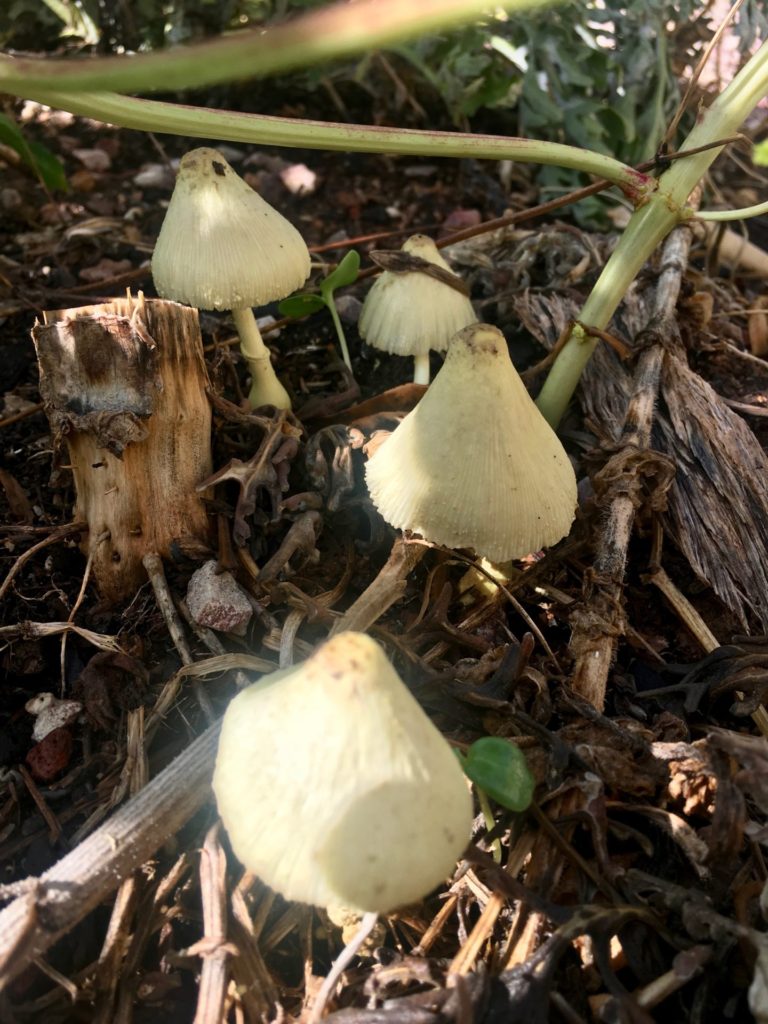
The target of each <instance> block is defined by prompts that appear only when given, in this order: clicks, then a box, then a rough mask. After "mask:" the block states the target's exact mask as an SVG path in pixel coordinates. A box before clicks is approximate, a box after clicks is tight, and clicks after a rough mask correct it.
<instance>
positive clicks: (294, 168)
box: [280, 164, 317, 196]
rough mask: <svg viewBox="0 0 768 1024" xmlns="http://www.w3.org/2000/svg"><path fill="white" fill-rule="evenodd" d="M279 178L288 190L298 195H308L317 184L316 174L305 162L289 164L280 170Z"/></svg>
mask: <svg viewBox="0 0 768 1024" xmlns="http://www.w3.org/2000/svg"><path fill="white" fill-rule="evenodd" d="M280 179H281V181H282V183H283V184H284V185H285V187H286V188H287V189H288V191H289V192H292V193H293V194H294V195H298V196H308V195H309V194H310V193H311V192H314V191H315V187H316V185H317V175H316V174H315V172H314V171H311V170H310V169H309V167H307V165H306V164H289V166H288V167H285V168H284V169H283V170H282V171H280Z"/></svg>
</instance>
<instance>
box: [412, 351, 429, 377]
mask: <svg viewBox="0 0 768 1024" xmlns="http://www.w3.org/2000/svg"><path fill="white" fill-rule="evenodd" d="M413 383H414V384H429V352H424V353H423V355H420V356H414V357H413Z"/></svg>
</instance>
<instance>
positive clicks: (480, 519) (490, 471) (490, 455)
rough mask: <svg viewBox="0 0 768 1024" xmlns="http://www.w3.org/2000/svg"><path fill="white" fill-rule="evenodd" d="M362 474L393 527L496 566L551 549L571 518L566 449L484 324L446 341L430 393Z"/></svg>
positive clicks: (571, 477) (572, 491)
mask: <svg viewBox="0 0 768 1024" xmlns="http://www.w3.org/2000/svg"><path fill="white" fill-rule="evenodd" d="M365 474H366V481H367V484H368V490H369V491H370V494H371V498H372V499H373V503H374V505H375V506H376V508H377V509H378V510H379V512H380V513H381V515H382V516H383V517H384V519H386V521H387V522H388V523H390V524H391V525H392V526H395V527H397V528H399V529H403V530H412V531H413V532H414V533H418V534H421V536H422V537H424V538H425V539H426V540H430V541H434V542H435V543H436V544H443V545H445V546H446V547H450V548H472V549H474V551H475V552H476V553H477V554H478V555H480V556H484V557H486V558H489V559H490V560H491V561H494V562H505V561H508V560H509V559H512V558H520V557H521V556H522V555H526V554H529V553H530V552H532V551H538V550H540V549H541V548H542V547H546V546H548V545H550V544H554V543H555V542H556V541H558V540H560V539H561V538H562V537H564V536H565V535H566V534H567V533H568V532H569V530H570V528H571V523H572V522H573V518H574V515H575V510H576V476H575V474H574V471H573V467H572V466H571V463H570V461H569V459H568V456H567V455H566V453H565V449H564V448H563V446H562V444H561V443H560V441H559V440H558V438H557V436H556V435H555V433H554V431H553V430H552V428H551V427H550V426H549V424H548V423H547V422H546V420H545V419H544V417H543V416H542V415H541V413H540V412H539V410H538V409H537V408H536V406H535V404H534V403H533V401H532V399H531V397H530V396H529V394H528V392H527V391H526V390H525V385H524V384H523V382H522V381H521V380H520V377H519V376H518V373H517V371H516V370H515V368H514V366H513V365H512V360H511V359H510V357H509V351H508V349H507V343H506V341H505V339H504V335H503V334H502V333H501V331H499V330H497V329H496V328H495V327H490V326H489V325H488V324H475V325H473V326H471V327H466V328H464V330H462V331H459V333H458V334H457V335H456V336H455V337H454V338H453V340H452V341H451V343H450V345H449V346H448V353H447V355H446V358H445V363H444V364H443V366H442V367H441V369H440V372H439V373H438V374H437V375H436V376H435V380H434V382H433V383H432V385H431V386H430V388H429V390H428V391H427V392H426V394H425V395H424V397H423V398H422V399H421V401H420V402H419V404H418V405H417V406H416V408H415V409H414V410H413V411H412V412H410V413H409V414H408V415H407V416H406V417H405V419H404V420H402V422H401V423H400V424H399V425H398V426H397V427H396V428H395V430H394V431H393V432H392V434H391V435H390V436H389V437H388V438H387V439H386V440H385V441H384V443H383V444H381V445H380V446H379V447H378V448H377V449H376V451H375V453H374V454H373V456H372V457H371V458H370V459H369V461H368V463H367V464H366V470H365Z"/></svg>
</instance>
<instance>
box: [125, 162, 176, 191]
mask: <svg viewBox="0 0 768 1024" xmlns="http://www.w3.org/2000/svg"><path fill="white" fill-rule="evenodd" d="M172 162H173V164H175V165H176V166H178V160H174V161H172ZM173 183H174V177H173V170H172V169H171V168H170V167H169V166H168V165H167V164H145V165H144V166H143V167H142V168H141V170H140V171H139V173H138V174H135V175H134V176H133V184H134V185H138V186H139V188H173Z"/></svg>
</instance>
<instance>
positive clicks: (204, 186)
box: [152, 147, 310, 409]
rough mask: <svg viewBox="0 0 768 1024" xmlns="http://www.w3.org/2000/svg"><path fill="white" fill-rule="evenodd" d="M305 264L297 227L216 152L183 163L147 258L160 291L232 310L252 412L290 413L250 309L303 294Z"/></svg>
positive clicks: (200, 306) (194, 155) (185, 300)
mask: <svg viewBox="0 0 768 1024" xmlns="http://www.w3.org/2000/svg"><path fill="white" fill-rule="evenodd" d="M309 268H310V258H309V252H308V250H307V246H306V244H305V242H304V239H303V238H302V237H301V235H300V234H299V232H298V231H297V230H296V228H295V227H294V226H293V225H292V224H291V223H290V222H289V221H287V220H286V219H285V217H283V216H282V214H279V213H278V212H277V210H275V209H273V207H271V206H270V205H269V203H267V202H265V200H263V199H262V198H261V196H260V195H259V194H258V192H255V191H254V190H253V189H252V188H251V187H250V185H248V184H246V182H244V181H243V179H242V178H241V177H239V175H238V174H237V173H236V172H235V171H234V170H233V169H232V168H231V167H230V165H229V164H228V163H227V161H226V160H225V159H224V157H223V156H222V155H221V153H219V152H218V151H217V150H215V149H208V148H207V147H202V148H200V149H193V150H192V151H191V152H189V153H187V154H186V156H185V157H184V158H183V159H182V161H181V164H180V166H179V173H178V176H177V178H176V186H175V188H174V190H173V195H172V196H171V201H170V203H169V205H168V210H167V212H166V215H165V220H164V221H163V225H162V227H161V229H160V234H159V236H158V239H157V245H156V246H155V251H154V253H153V255H152V277H153V278H154V281H155V287H156V288H157V292H158V294H159V295H161V296H162V297H163V298H165V299H174V300H175V301H176V302H183V303H186V304H187V305H189V306H196V307H197V308H198V309H219V310H226V309H228V310H231V312H232V318H233V319H234V321H235V326H236V327H237V331H238V334H239V335H240V347H241V349H242V353H243V355H244V356H245V358H246V360H247V362H248V366H249V369H250V371H251V381H252V383H251V391H250V394H249V395H248V399H249V401H250V403H251V405H252V406H254V408H255V407H257V406H259V405H275V406H277V407H278V408H280V409H290V407H291V402H290V399H289V397H288V393H287V392H286V390H285V388H284V387H283V385H282V384H281V383H280V381H279V380H278V379H277V376H276V375H275V371H274V369H273V368H272V362H271V360H270V356H269V350H268V349H267V347H266V345H265V344H264V341H263V339H262V337H261V333H260V331H259V328H258V325H257V324H256V319H255V317H254V315H253V310H252V308H251V307H252V306H263V305H265V304H266V303H267V302H272V301H274V300H275V299H283V298H285V296H286V295H290V294H291V292H294V291H296V289H297V288H300V287H301V286H302V285H303V284H304V282H305V281H306V279H307V277H308V276H309Z"/></svg>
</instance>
